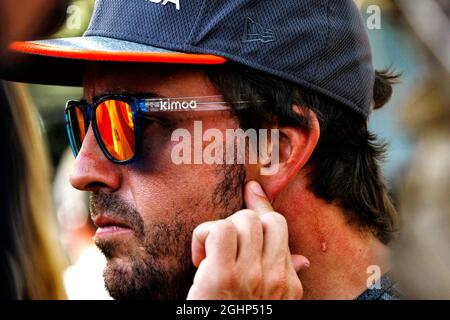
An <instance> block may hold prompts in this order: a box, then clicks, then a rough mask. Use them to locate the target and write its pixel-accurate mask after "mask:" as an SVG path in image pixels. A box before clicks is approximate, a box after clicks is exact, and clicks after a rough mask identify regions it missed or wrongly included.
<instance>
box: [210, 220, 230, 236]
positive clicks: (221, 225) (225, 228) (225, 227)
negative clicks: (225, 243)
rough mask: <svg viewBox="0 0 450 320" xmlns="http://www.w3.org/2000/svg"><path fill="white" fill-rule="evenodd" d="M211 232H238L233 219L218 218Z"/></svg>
mask: <svg viewBox="0 0 450 320" xmlns="http://www.w3.org/2000/svg"><path fill="white" fill-rule="evenodd" d="M211 232H214V233H226V234H235V233H236V228H235V226H234V224H233V223H232V222H231V221H228V220H218V221H216V222H215V223H214V225H213V226H212V228H211Z"/></svg>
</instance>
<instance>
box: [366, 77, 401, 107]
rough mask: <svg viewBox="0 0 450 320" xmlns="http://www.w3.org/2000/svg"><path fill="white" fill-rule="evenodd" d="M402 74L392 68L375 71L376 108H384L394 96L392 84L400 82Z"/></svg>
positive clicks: (374, 95) (374, 93)
mask: <svg viewBox="0 0 450 320" xmlns="http://www.w3.org/2000/svg"><path fill="white" fill-rule="evenodd" d="M400 76H401V74H397V73H395V72H394V71H392V70H389V69H385V70H377V71H375V84H374V88H373V100H374V101H375V105H374V109H375V110H377V109H380V108H382V107H383V106H384V105H385V104H386V103H387V102H388V101H389V100H390V99H391V97H392V86H393V85H394V84H397V83H399V78H400Z"/></svg>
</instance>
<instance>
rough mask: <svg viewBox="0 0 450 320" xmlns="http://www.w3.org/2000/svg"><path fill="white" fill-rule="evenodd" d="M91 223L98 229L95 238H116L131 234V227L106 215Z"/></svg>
mask: <svg viewBox="0 0 450 320" xmlns="http://www.w3.org/2000/svg"><path fill="white" fill-rule="evenodd" d="M93 221H94V224H95V225H96V226H97V227H98V229H97V231H96V233H95V238H99V237H111V236H118V235H122V234H127V233H132V232H133V230H132V229H131V227H130V226H129V225H128V224H126V223H125V222H123V221H121V220H119V219H115V218H112V217H109V216H106V215H99V216H97V217H95V218H94V219H93Z"/></svg>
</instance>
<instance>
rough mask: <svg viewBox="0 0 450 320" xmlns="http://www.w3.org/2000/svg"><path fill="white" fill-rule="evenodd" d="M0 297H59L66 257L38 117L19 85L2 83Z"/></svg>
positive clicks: (61, 296)
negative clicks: (50, 187)
mask: <svg viewBox="0 0 450 320" xmlns="http://www.w3.org/2000/svg"><path fill="white" fill-rule="evenodd" d="M0 97H1V100H0V136H1V137H2V139H3V141H4V143H5V145H4V147H3V154H2V157H1V160H0V176H1V177H2V185H1V192H0V197H1V202H0V203H1V204H2V210H1V215H0V216H1V218H0V219H1V222H0V228H1V241H0V246H1V249H0V255H1V270H0V273H1V278H2V285H1V298H2V299H64V298H65V297H66V295H65V291H64V287H63V282H62V272H63V270H64V268H65V257H64V255H63V253H62V251H61V247H60V246H59V239H58V232H57V227H56V223H55V219H54V215H53V212H52V209H51V199H50V192H49V170H48V161H49V160H48V158H47V155H46V153H45V148H44V145H43V143H42V135H41V133H40V130H39V123H38V122H37V121H36V119H38V118H39V117H38V116H37V114H36V113H35V111H34V109H33V108H31V107H30V100H29V99H28V98H27V95H26V91H25V90H24V88H23V86H22V85H17V84H12V83H2V84H1V88H0Z"/></svg>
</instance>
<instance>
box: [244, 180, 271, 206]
mask: <svg viewBox="0 0 450 320" xmlns="http://www.w3.org/2000/svg"><path fill="white" fill-rule="evenodd" d="M244 199H245V204H246V206H247V208H248V209H250V210H253V211H255V212H257V213H258V214H264V213H267V212H273V211H274V210H273V208H272V204H271V203H270V201H269V199H268V198H267V195H266V193H265V192H264V191H263V189H262V187H261V185H260V184H259V183H258V182H256V181H250V182H248V183H247V185H246V186H245V197H244Z"/></svg>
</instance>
